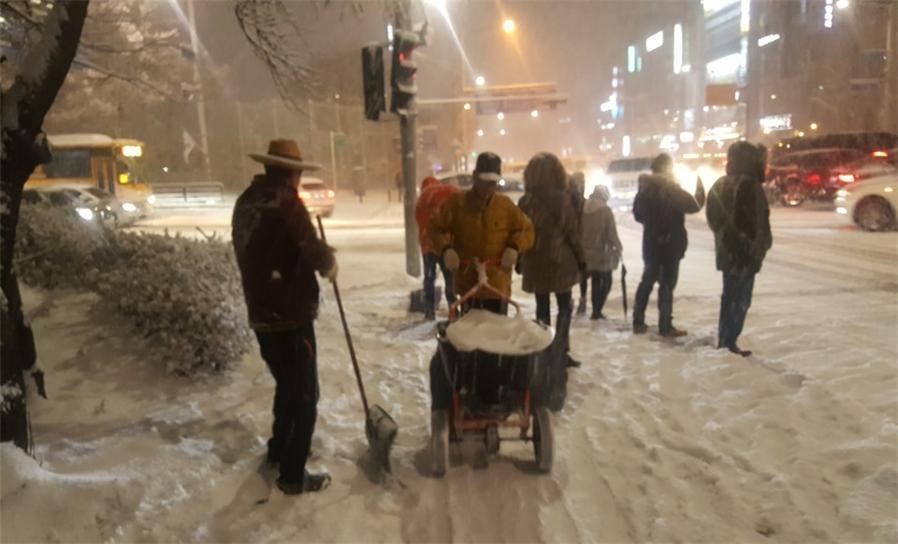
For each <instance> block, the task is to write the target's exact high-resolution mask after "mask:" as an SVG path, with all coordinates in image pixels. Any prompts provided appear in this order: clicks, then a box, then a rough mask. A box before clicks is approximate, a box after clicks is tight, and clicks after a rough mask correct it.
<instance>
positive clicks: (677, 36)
mask: <svg viewBox="0 0 898 544" xmlns="http://www.w3.org/2000/svg"><path fill="white" fill-rule="evenodd" d="M682 71H683V25H681V24H680V23H677V24H675V25H674V29H673V72H674V73H675V74H679V73H680V72H682Z"/></svg>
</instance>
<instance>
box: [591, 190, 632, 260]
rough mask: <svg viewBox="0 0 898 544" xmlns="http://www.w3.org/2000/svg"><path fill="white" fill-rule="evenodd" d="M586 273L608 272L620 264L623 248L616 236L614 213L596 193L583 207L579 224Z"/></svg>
mask: <svg viewBox="0 0 898 544" xmlns="http://www.w3.org/2000/svg"><path fill="white" fill-rule="evenodd" d="M580 230H581V237H580V239H581V240H582V244H583V257H584V259H585V260H586V271H587V272H608V271H610V270H614V269H615V268H617V267H618V265H619V264H620V255H621V251H622V249H623V246H622V245H621V243H620V238H618V236H617V225H616V224H615V222H614V212H613V211H612V210H611V208H609V207H608V205H607V203H606V202H605V199H604V198H602V195H601V194H599V192H598V191H596V192H593V194H592V195H591V196H590V197H589V199H588V200H587V201H586V204H585V205H584V206H583V218H582V219H581V223H580Z"/></svg>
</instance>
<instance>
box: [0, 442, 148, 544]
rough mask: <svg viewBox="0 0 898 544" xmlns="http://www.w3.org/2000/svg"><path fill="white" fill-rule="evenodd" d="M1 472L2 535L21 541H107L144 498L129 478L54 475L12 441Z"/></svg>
mask: <svg viewBox="0 0 898 544" xmlns="http://www.w3.org/2000/svg"><path fill="white" fill-rule="evenodd" d="M0 472H2V474H3V479H2V492H0V504H2V506H3V510H2V518H3V519H2V521H3V532H4V533H5V534H7V535H16V539H17V540H19V539H21V540H20V541H28V542H39V541H44V542H91V541H94V542H96V541H98V539H102V540H104V541H109V540H110V539H113V538H114V537H115V536H117V535H121V534H122V525H121V524H122V523H123V522H126V521H130V520H131V519H133V517H134V511H135V509H136V508H137V505H138V503H139V502H140V500H141V497H142V495H143V493H144V490H143V486H141V485H139V484H136V483H135V482H134V481H133V479H132V478H133V475H131V474H127V473H125V474H123V473H114V472H107V471H99V472H79V473H76V474H63V473H57V472H53V471H51V470H49V469H47V468H45V467H42V466H40V465H39V464H38V462H37V461H36V460H34V459H33V458H31V457H29V456H28V454H26V453H25V452H24V451H22V450H20V449H19V448H17V447H15V446H13V445H12V444H11V443H8V442H7V443H3V444H0ZM34 512H40V513H41V514H40V519H41V520H42V521H38V522H36V521H35V519H34V517H33V513H34ZM4 540H6V539H4Z"/></svg>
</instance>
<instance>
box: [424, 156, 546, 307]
mask: <svg viewBox="0 0 898 544" xmlns="http://www.w3.org/2000/svg"><path fill="white" fill-rule="evenodd" d="M501 178H502V159H500V158H499V156H498V155H496V154H495V153H492V152H489V151H486V152H484V153H481V154H480V155H479V156H478V157H477V164H476V166H475V167H474V173H473V181H474V185H473V186H472V187H471V189H469V190H467V191H463V192H461V193H457V194H455V195H452V197H450V198H449V200H447V201H446V202H445V203H444V204H443V205H442V207H441V208H440V213H439V214H437V215H435V216H433V217H432V218H431V219H430V223H429V224H428V226H427V233H428V235H429V236H430V243H431V247H433V248H434V249H436V250H437V251H438V254H439V255H441V256H442V258H443V263H444V264H445V265H446V268H448V269H449V270H451V271H452V272H453V277H454V280H455V292H456V294H458V295H459V296H462V295H464V294H465V293H467V292H468V291H469V290H470V289H471V288H472V287H474V286H475V285H477V267H476V265H475V263H474V260H475V259H477V260H480V261H481V262H484V261H498V262H499V266H498V267H496V266H487V281H489V284H490V285H492V286H493V287H494V288H496V289H497V290H499V291H500V292H502V293H505V295H506V296H510V295H511V271H512V269H513V268H514V265H515V263H517V260H518V254H519V253H523V252H525V251H527V250H528V249H530V248H531V247H532V246H533V240H534V233H533V223H532V222H531V221H530V218H528V217H527V215H526V214H524V212H522V211H521V209H520V208H518V207H517V206H516V205H515V203H514V202H513V201H512V200H511V199H510V198H508V197H507V196H505V195H503V194H501V193H497V192H496V188H497V186H498V183H499V180H500V179H501ZM447 234H448V235H450V236H448V237H447V236H446V235H447ZM447 240H452V242H451V243H449V242H447ZM507 306H508V305H507V304H506V303H505V301H504V300H501V299H500V298H498V296H497V295H496V294H495V293H493V292H491V291H489V290H486V289H481V290H480V291H479V292H478V293H477V294H476V295H474V297H473V300H472V301H471V302H470V304H468V305H467V308H482V309H485V310H490V311H492V312H496V313H500V314H505V313H506V312H507V310H508V307H507Z"/></svg>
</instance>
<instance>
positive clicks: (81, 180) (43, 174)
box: [25, 134, 155, 215]
mask: <svg viewBox="0 0 898 544" xmlns="http://www.w3.org/2000/svg"><path fill="white" fill-rule="evenodd" d="M47 139H48V140H49V142H50V149H51V151H52V155H53V158H52V160H51V161H50V162H49V163H46V164H42V165H40V166H38V167H37V168H36V169H35V170H34V173H33V174H32V175H31V177H30V178H29V179H28V182H27V183H26V184H25V188H26V189H41V188H52V187H97V188H99V189H102V190H103V191H106V192H107V193H109V194H111V195H113V196H115V197H116V198H117V199H118V200H119V201H121V203H122V206H123V207H124V208H125V209H126V210H128V211H135V212H137V213H139V214H140V215H146V214H147V213H149V211H150V209H151V208H152V205H153V202H154V201H155V196H153V191H152V189H151V187H150V184H149V182H148V181H147V179H146V177H145V176H146V174H145V172H144V168H143V161H142V157H143V151H144V143H143V142H141V141H139V140H133V139H128V138H112V137H110V136H107V135H105V134H56V135H49V136H47Z"/></svg>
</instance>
